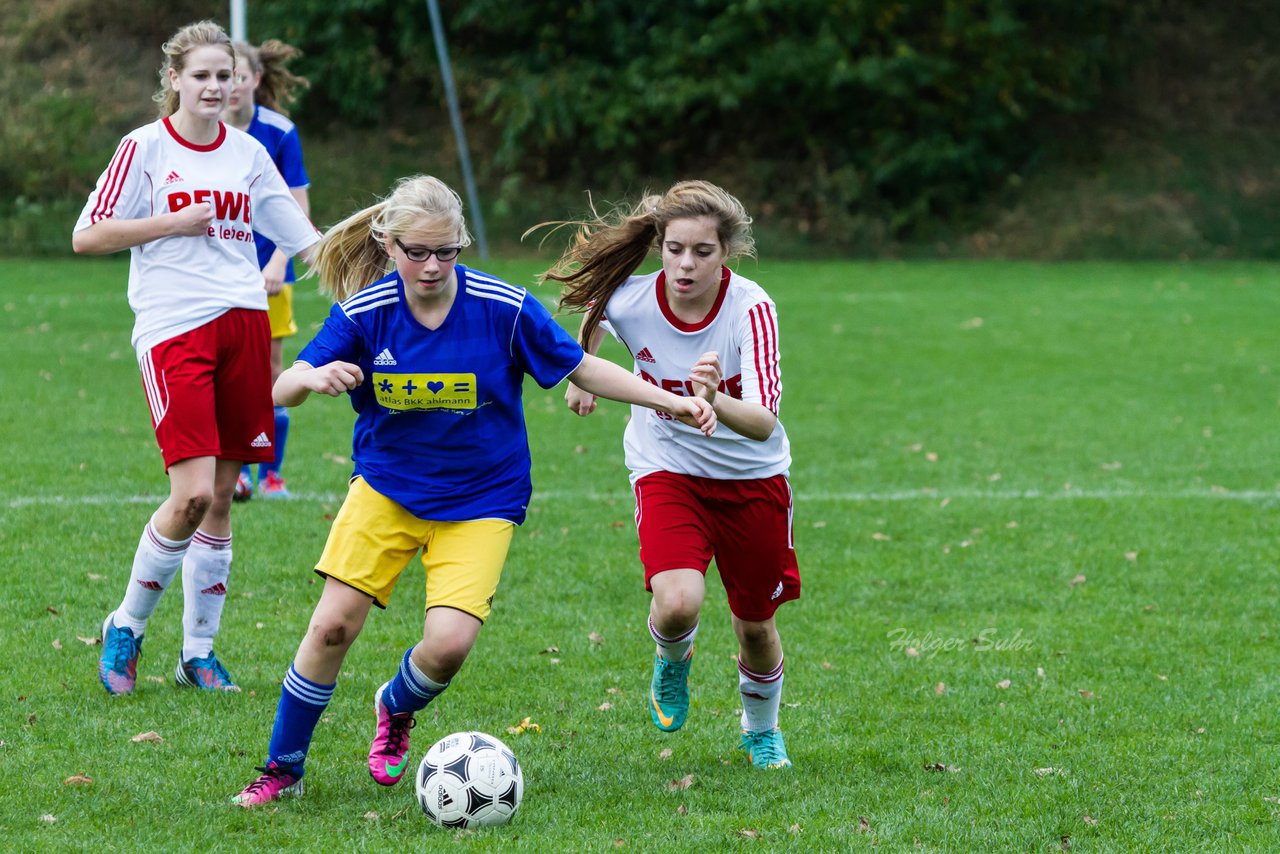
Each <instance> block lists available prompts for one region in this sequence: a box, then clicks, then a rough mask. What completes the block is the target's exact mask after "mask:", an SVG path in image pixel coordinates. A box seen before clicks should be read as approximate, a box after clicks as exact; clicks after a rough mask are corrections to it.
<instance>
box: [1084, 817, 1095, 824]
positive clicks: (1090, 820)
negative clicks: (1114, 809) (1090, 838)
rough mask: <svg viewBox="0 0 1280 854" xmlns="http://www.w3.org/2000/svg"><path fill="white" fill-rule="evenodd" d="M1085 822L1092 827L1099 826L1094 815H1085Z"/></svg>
mask: <svg viewBox="0 0 1280 854" xmlns="http://www.w3.org/2000/svg"><path fill="white" fill-rule="evenodd" d="M1084 823H1085V824H1087V825H1089V826H1090V827H1097V826H1098V820H1097V819H1096V818H1093V817H1092V816H1085V817H1084Z"/></svg>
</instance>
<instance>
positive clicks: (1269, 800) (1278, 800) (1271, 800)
mask: <svg viewBox="0 0 1280 854" xmlns="http://www.w3.org/2000/svg"><path fill="white" fill-rule="evenodd" d="M1263 800H1264V801H1266V802H1267V803H1269V804H1280V798H1272V797H1264V798H1263Z"/></svg>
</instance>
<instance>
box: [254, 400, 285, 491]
mask: <svg viewBox="0 0 1280 854" xmlns="http://www.w3.org/2000/svg"><path fill="white" fill-rule="evenodd" d="M288 440H289V410H288V408H286V407H284V406H277V407H276V458H275V461H274V462H270V463H262V464H261V465H259V466H258V480H259V481H261V480H262V479H263V478H264V477H266V476H267V472H269V471H273V472H275V473H276V474H279V473H280V466H282V465H284V443H285V442H287V441H288ZM245 469H246V470H247V469H248V466H245Z"/></svg>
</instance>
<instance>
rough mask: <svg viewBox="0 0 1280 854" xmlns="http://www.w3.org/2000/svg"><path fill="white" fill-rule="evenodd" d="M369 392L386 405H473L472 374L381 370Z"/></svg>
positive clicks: (412, 407) (413, 407)
mask: <svg viewBox="0 0 1280 854" xmlns="http://www.w3.org/2000/svg"><path fill="white" fill-rule="evenodd" d="M373 392H374V394H375V395H376V396H377V398H378V403H380V404H382V405H383V406H385V407H386V408H387V409H400V410H423V409H475V408H476V375H475V374H383V373H378V372H376V371H375V372H374V374H373Z"/></svg>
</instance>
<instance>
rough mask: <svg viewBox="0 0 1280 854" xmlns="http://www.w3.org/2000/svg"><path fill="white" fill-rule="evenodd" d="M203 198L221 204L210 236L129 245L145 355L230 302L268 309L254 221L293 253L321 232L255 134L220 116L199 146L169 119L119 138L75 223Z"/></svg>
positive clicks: (132, 302)
mask: <svg viewBox="0 0 1280 854" xmlns="http://www.w3.org/2000/svg"><path fill="white" fill-rule="evenodd" d="M201 202H208V203H209V204H211V205H212V206H213V222H212V223H211V224H210V226H209V232H208V234H207V235H201V236H199V237H163V238H160V239H159V240H153V241H151V242H149V243H144V244H142V245H141V246H134V247H133V248H132V249H131V250H130V254H131V258H130V263H129V306H130V307H131V308H132V309H133V312H134V315H135V316H136V320H135V322H134V326H133V346H134V349H136V350H137V352H138V357H139V358H141V357H142V355H143V354H144V353H146V351H147V350H149V349H151V348H152V347H153V346H155V345H156V344H159V343H160V342H161V341H167V340H168V339H170V338H173V337H174V336H176V335H181V334H182V333H183V332H187V331H189V330H192V329H195V328H197V327H199V326H203V325H204V324H206V323H209V322H210V321H212V320H214V319H215V318H217V317H218V316H220V315H222V314H224V313H225V312H227V311H228V310H229V309H232V308H249V309H261V310H263V311H265V310H266V308H267V294H266V291H264V290H263V287H262V273H261V271H260V270H259V268H258V257H257V254H256V252H255V251H254V244H253V231H254V229H257V230H258V231H260V232H261V233H263V234H265V235H267V236H268V237H270V238H271V239H272V240H273V241H275V243H276V244H278V245H279V246H281V247H283V248H284V251H285V254H287V255H295V254H297V253H298V252H301V251H302V250H303V249H306V248H307V247H308V246H310V245H311V244H313V243H315V242H316V241H317V240H318V239H319V236H320V235H319V233H318V232H317V231H316V229H315V226H313V225H312V224H311V221H310V220H308V219H307V217H306V215H305V214H303V213H302V209H301V208H299V207H298V203H297V202H296V201H294V198H293V196H292V195H291V194H290V192H289V188H288V187H287V186H285V182H284V179H283V178H281V177H280V173H279V171H278V170H277V169H276V166H275V164H274V163H272V162H271V157H270V155H268V154H267V151H266V149H264V148H263V147H262V145H261V144H260V143H259V142H258V141H257V140H255V139H254V138H253V137H251V136H249V135H248V134H246V133H243V132H241V131H238V130H236V129H235V128H232V127H228V126H227V125H225V124H222V123H219V131H218V138H217V140H215V141H214V142H213V143H211V144H209V145H194V144H192V143H190V142H188V141H186V140H184V139H182V138H181V137H180V136H178V134H177V132H176V131H175V130H174V128H173V125H172V124H170V122H169V120H168V119H167V118H165V119H160V120H159V121H156V122H153V123H152V124H149V125H146V126H144V127H140V128H138V129H137V130H135V131H133V132H131V133H129V134H128V135H127V136H125V138H124V139H122V140H121V141H120V146H119V147H118V148H117V149H116V153H115V156H114V157H112V158H111V164H110V165H109V166H107V169H106V171H105V172H103V173H102V176H101V177H100V178H98V185H97V186H96V187H95V188H94V190H93V192H92V193H90V194H89V200H88V202H87V203H86V204H85V206H84V210H83V211H82V212H81V213H80V219H79V221H78V222H77V223H76V231H80V230H82V229H86V228H88V227H89V226H91V225H93V224H94V223H96V222H99V221H100V220H103V219H109V218H112V217H114V218H118V219H141V218H143V217H148V216H154V215H157V214H163V213H170V212H173V211H177V210H181V209H182V208H183V207H186V206H187V205H190V204H198V203H201Z"/></svg>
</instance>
